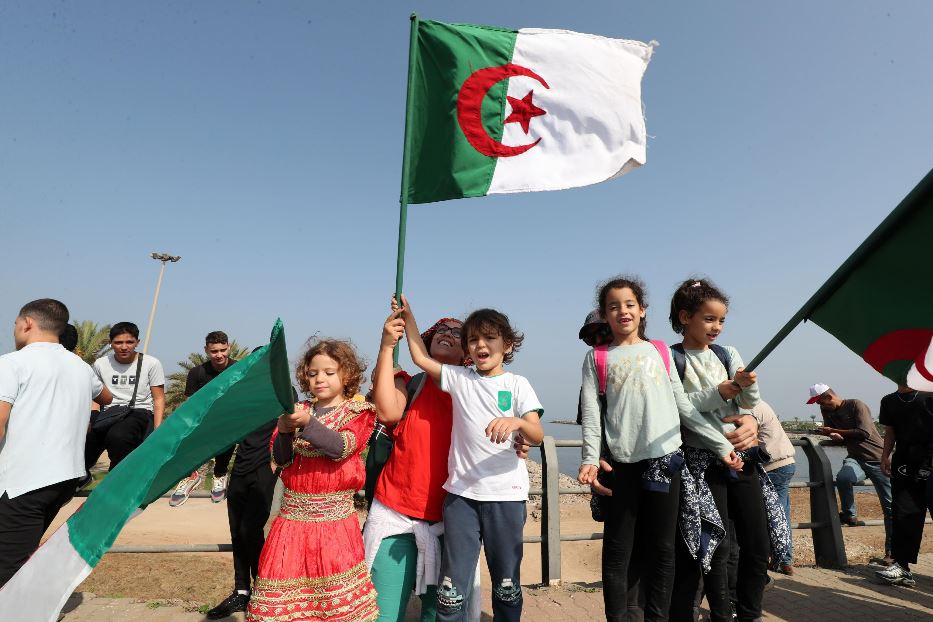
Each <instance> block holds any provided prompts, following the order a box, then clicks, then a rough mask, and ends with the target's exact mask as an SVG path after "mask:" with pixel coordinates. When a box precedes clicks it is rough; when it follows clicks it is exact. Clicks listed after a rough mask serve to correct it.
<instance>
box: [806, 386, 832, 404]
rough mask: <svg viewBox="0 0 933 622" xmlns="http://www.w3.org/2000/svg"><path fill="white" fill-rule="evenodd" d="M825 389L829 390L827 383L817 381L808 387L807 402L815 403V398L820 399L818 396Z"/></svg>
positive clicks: (824, 391)
mask: <svg viewBox="0 0 933 622" xmlns="http://www.w3.org/2000/svg"><path fill="white" fill-rule="evenodd" d="M827 391H829V385H826V384H822V383H819V382H817V383H816V384H815V385H813V386H812V387H810V399H808V400H807V404H814V403H816V400H818V399H820V396H821V395H823V394H824V393H826V392H827Z"/></svg>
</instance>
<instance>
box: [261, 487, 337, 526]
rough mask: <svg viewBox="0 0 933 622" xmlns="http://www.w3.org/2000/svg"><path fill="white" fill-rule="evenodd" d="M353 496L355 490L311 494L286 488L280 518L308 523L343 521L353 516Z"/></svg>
mask: <svg viewBox="0 0 933 622" xmlns="http://www.w3.org/2000/svg"><path fill="white" fill-rule="evenodd" d="M353 494H354V491H353V490H338V491H337V492H328V493H324V494H311V493H303V492H296V491H294V490H292V489H290V488H288V487H286V488H285V491H284V492H283V493H282V507H281V508H279V516H281V517H282V518H287V519H288V520H293V521H301V522H306V523H323V522H327V521H337V520H343V519H344V518H347V517H348V516H352V515H353V511H354V509H353Z"/></svg>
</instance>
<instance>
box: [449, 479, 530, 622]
mask: <svg viewBox="0 0 933 622" xmlns="http://www.w3.org/2000/svg"><path fill="white" fill-rule="evenodd" d="M524 526H525V502H524V501H475V500H473V499H467V498H466V497H461V496H459V495H455V494H452V493H451V494H448V495H447V498H446V499H444V557H443V559H442V560H441V583H440V585H438V586H437V618H436V619H437V622H462V621H463V620H465V619H466V615H465V614H466V610H467V607H466V602H465V601H466V599H467V598H469V597H470V592H471V590H472V588H473V577H474V576H475V573H476V564H477V562H478V561H479V551H480V546H481V545H482V547H483V549H484V550H485V552H486V565H487V566H488V567H489V576H490V578H491V580H492V615H493V620H494V621H495V622H518V621H519V620H520V619H521V616H522V586H521V577H520V576H519V570H520V568H521V565H522V551H523V549H522V528H523V527H524Z"/></svg>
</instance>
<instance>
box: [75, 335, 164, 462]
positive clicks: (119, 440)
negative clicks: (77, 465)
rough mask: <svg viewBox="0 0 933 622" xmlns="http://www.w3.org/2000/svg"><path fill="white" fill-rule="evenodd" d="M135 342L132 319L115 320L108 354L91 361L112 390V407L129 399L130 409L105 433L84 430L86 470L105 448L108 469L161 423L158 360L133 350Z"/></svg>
mask: <svg viewBox="0 0 933 622" xmlns="http://www.w3.org/2000/svg"><path fill="white" fill-rule="evenodd" d="M137 345H139V327H138V326H136V324H133V323H132V322H118V323H116V324H114V325H113V328H111V329H110V348H111V352H110V354H108V355H107V356H102V357H101V358H99V359H97V360H96V361H94V372H95V373H97V376H98V377H99V378H100V380H101V382H103V383H104V386H106V387H107V388H108V389H110V392H111V393H113V406H128V405H130V403H131V402H132V403H133V410H132V411H131V412H130V413H129V414H128V415H126V416H125V417H124V418H123V419H121V420H120V421H117V422H116V423H114V424H113V425H112V426H110V428H109V429H107V431H106V432H102V433H101V432H96V431H94V430H89V431H88V435H87V447H86V449H85V453H84V462H85V465H86V466H87V468H88V469H90V468H91V467H92V466H94V464H95V463H96V462H97V460H98V459H100V456H101V454H102V453H103V452H104V450H105V449H106V450H107V455H108V456H109V457H110V468H111V470H112V469H113V468H114V467H116V466H117V465H118V464H119V463H120V462H121V461H122V460H123V459H124V458H126V457H127V456H128V455H130V452H131V451H133V450H134V449H136V448H137V447H139V445H140V444H142V442H143V441H144V440H145V439H146V436H148V435H149V433H150V432H151V431H152V430H153V429H154V428H157V427H159V425H161V423H162V416H163V414H164V413H165V373H164V372H163V371H162V363H160V362H159V359H157V358H156V357H154V356H150V355H149V354H140V353H138V352H136V346H137ZM140 357H142V360H140ZM137 370H138V373H139V377H138V378H137ZM134 392H135V394H136V398H135V402H134V401H133V394H134Z"/></svg>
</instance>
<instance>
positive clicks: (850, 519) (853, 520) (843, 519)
mask: <svg viewBox="0 0 933 622" xmlns="http://www.w3.org/2000/svg"><path fill="white" fill-rule="evenodd" d="M839 522H840V523H842V524H843V525H848V526H849V527H858V517H857V516H848V515H847V514H845V513H844V512H839Z"/></svg>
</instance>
